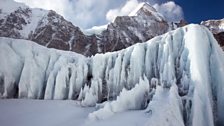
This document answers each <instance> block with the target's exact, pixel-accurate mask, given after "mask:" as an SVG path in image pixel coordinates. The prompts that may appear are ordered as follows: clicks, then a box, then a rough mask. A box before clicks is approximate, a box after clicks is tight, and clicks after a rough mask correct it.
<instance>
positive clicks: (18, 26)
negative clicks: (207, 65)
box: [0, 0, 185, 56]
mask: <svg viewBox="0 0 224 126" xmlns="http://www.w3.org/2000/svg"><path fill="white" fill-rule="evenodd" d="M183 25H185V24H184V23H183V22H182V25H178V23H169V22H167V21H166V20H165V19H164V18H163V16H162V15H161V14H159V13H158V12H157V11H156V10H155V9H154V8H153V7H152V6H150V5H149V4H147V3H142V4H140V5H139V6H138V7H137V8H136V9H135V10H133V12H131V13H130V14H129V15H128V16H119V17H117V18H116V19H115V20H114V22H111V23H110V24H108V26H106V27H103V28H101V29H100V30H102V31H100V34H99V33H96V34H95V32H96V30H94V29H92V30H91V31H92V33H88V34H84V33H83V32H82V31H81V30H80V28H79V27H77V26H74V25H73V24H72V23H71V22H69V21H66V20H65V19H64V18H63V17H62V16H60V15H59V14H57V13H56V12H54V11H51V10H49V11H47V10H42V9H36V8H29V7H28V6H26V5H24V4H22V3H17V2H14V1H12V0H1V1H0V36H1V37H10V38H17V39H26V40H31V41H34V42H36V43H38V44H40V45H43V46H46V47H49V48H56V49H61V50H70V51H74V52H77V53H80V54H83V55H86V56H91V55H95V54H96V53H105V52H111V51H116V50H121V49H124V48H126V47H129V46H131V45H133V44H135V43H138V42H144V41H146V40H149V39H151V38H153V37H155V36H157V35H161V34H164V33H166V32H168V31H170V30H173V29H175V28H177V27H178V26H183Z"/></svg>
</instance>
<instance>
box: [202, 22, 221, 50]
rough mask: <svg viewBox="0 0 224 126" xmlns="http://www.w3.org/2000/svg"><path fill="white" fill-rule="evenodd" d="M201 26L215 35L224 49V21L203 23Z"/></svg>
mask: <svg viewBox="0 0 224 126" xmlns="http://www.w3.org/2000/svg"><path fill="white" fill-rule="evenodd" d="M201 25H204V26H206V27H207V28H208V29H209V30H210V31H211V32H212V33H213V34H214V36H215V38H216V40H217V41H218V42H219V44H220V46H221V47H222V48H223V49H224V19H220V20H208V21H202V22H201Z"/></svg>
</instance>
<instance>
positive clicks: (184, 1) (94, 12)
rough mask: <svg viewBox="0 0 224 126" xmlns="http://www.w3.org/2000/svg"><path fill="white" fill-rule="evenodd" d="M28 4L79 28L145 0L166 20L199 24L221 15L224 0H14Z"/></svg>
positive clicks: (106, 19)
mask: <svg viewBox="0 0 224 126" xmlns="http://www.w3.org/2000/svg"><path fill="white" fill-rule="evenodd" d="M15 1H18V2H23V3H25V4H27V5H28V6H30V7H34V8H43V9H47V10H54V11H56V12H57V13H59V14H60V15H62V16H64V17H65V19H67V20H69V21H71V22H72V23H73V24H74V25H76V26H79V27H81V29H88V28H91V27H93V26H99V25H105V24H107V23H109V22H112V21H113V20H114V18H115V17H116V16H122V15H128V14H129V13H130V12H131V11H132V10H134V9H135V8H136V6H137V5H138V4H140V3H141V2H143V1H144V2H149V3H150V4H151V5H152V6H153V7H155V8H156V10H157V11H159V12H160V13H162V14H163V15H164V17H165V18H166V19H167V20H168V21H178V20H180V19H183V18H184V19H185V20H187V22H189V23H200V22H201V21H202V20H207V19H220V18H224V13H223V12H222V8H224V7H222V6H224V0H173V1H167V0H15Z"/></svg>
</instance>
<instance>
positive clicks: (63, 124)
mask: <svg viewBox="0 0 224 126" xmlns="http://www.w3.org/2000/svg"><path fill="white" fill-rule="evenodd" d="M95 109H96V108H94V107H81V106H80V104H79V102H77V101H72V100H24V99H23V100H22V99H7V100H6V99H4V100H0V113H1V114H0V125H1V126H90V125H91V126H123V125H127V126H142V125H143V124H144V123H145V122H146V121H147V120H148V118H150V116H151V115H150V114H147V113H145V111H143V110H141V111H134V110H133V111H128V112H123V113H120V114H116V115H114V116H113V117H111V118H109V119H105V120H101V121H100V120H98V121H92V120H89V118H88V114H89V113H91V112H93V111H95Z"/></svg>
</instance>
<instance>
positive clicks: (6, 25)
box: [0, 7, 31, 38]
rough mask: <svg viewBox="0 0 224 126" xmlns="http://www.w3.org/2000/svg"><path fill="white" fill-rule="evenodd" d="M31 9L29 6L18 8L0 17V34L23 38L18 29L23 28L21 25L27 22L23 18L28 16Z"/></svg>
mask: <svg viewBox="0 0 224 126" xmlns="http://www.w3.org/2000/svg"><path fill="white" fill-rule="evenodd" d="M30 13H31V10H30V9H29V8H25V9H22V8H20V7H19V8H18V9H17V10H16V11H14V12H12V13H10V14H9V15H7V16H6V17H5V18H3V19H0V36H4V37H10V38H23V37H22V36H21V35H20V33H19V30H22V29H23V25H26V24H27V22H26V20H25V19H24V18H29V16H30Z"/></svg>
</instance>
